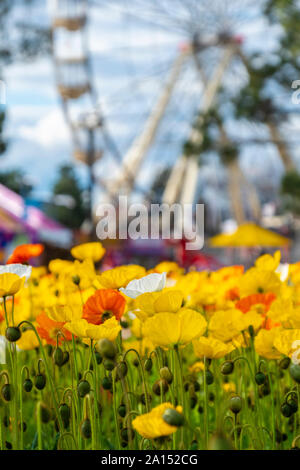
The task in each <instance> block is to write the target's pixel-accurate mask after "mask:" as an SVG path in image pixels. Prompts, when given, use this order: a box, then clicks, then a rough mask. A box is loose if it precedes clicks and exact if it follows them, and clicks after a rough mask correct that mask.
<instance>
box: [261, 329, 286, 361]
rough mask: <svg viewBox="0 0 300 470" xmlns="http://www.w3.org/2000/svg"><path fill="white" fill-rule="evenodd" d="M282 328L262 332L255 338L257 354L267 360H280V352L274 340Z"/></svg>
mask: <svg viewBox="0 0 300 470" xmlns="http://www.w3.org/2000/svg"><path fill="white" fill-rule="evenodd" d="M280 330H281V328H272V329H271V330H260V331H259V333H258V335H257V336H256V337H255V342H254V345H255V350H256V352H257V354H259V355H260V356H262V357H265V358H266V359H279V358H280V357H281V354H280V352H279V351H278V350H277V349H276V348H275V347H274V339H275V337H276V335H277V334H278V331H280Z"/></svg>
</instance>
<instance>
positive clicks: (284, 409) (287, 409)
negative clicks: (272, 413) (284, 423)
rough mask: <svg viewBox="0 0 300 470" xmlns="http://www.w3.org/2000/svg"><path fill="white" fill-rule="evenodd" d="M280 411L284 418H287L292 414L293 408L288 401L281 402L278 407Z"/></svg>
mask: <svg viewBox="0 0 300 470" xmlns="http://www.w3.org/2000/svg"><path fill="white" fill-rule="evenodd" d="M280 411H281V414H282V415H283V416H284V417H285V418H289V417H290V416H292V414H293V408H292V407H291V406H290V405H289V404H288V403H283V404H282V405H281V407H280Z"/></svg>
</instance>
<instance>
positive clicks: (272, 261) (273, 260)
mask: <svg viewBox="0 0 300 470" xmlns="http://www.w3.org/2000/svg"><path fill="white" fill-rule="evenodd" d="M280 258H281V253H280V251H279V250H277V251H275V253H274V255H273V256H272V255H269V254H266V255H262V256H260V257H259V258H257V260H256V261H255V266H256V268H257V269H260V270H261V271H275V270H276V269H277V268H278V266H279V263H280Z"/></svg>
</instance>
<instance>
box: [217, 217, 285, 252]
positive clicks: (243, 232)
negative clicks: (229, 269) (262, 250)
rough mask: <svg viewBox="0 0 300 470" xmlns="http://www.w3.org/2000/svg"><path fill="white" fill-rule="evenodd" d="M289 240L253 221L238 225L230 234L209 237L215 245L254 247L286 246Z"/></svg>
mask: <svg viewBox="0 0 300 470" xmlns="http://www.w3.org/2000/svg"><path fill="white" fill-rule="evenodd" d="M289 243H290V240H289V239H288V238H286V237H283V236H282V235H278V234H277V233H275V232H272V231H271V230H267V229H265V228H262V227H259V226H258V225H256V224H254V223H253V222H246V223H244V224H242V225H240V226H239V227H238V228H237V230H236V231H235V232H234V233H232V234H220V235H216V236H215V237H212V238H211V239H210V245H211V246H215V247H226V246H228V247H235V246H237V247H238V246H244V247H254V246H264V247H271V246H276V247H277V246H287V245H288V244H289Z"/></svg>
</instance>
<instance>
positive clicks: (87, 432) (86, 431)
mask: <svg viewBox="0 0 300 470" xmlns="http://www.w3.org/2000/svg"><path fill="white" fill-rule="evenodd" d="M80 432H81V435H82V437H83V438H84V439H90V437H91V436H92V425H91V421H90V420H89V419H88V418H86V419H84V420H83V421H82V422H81V425H80Z"/></svg>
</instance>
